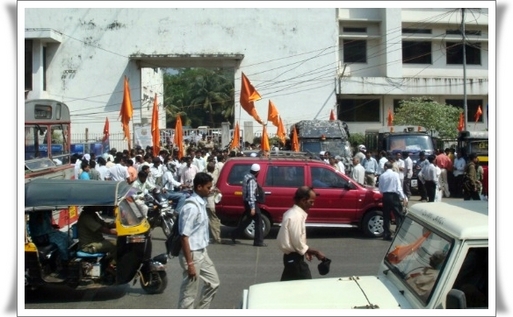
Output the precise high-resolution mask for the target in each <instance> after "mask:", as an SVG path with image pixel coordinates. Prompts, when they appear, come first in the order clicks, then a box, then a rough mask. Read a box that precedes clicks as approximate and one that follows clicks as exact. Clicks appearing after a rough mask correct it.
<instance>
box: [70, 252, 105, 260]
mask: <svg viewBox="0 0 513 317" xmlns="http://www.w3.org/2000/svg"><path fill="white" fill-rule="evenodd" d="M76 256H77V257H78V258H100V257H103V256H105V253H102V252H97V253H89V252H84V251H81V250H78V251H77V254H76Z"/></svg>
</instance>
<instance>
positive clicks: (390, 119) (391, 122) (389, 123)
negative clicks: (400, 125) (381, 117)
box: [387, 109, 394, 127]
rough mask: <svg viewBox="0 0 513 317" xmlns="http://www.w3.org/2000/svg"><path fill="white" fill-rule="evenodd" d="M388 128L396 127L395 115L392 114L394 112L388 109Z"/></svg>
mask: <svg viewBox="0 0 513 317" xmlns="http://www.w3.org/2000/svg"><path fill="white" fill-rule="evenodd" d="M387 121H388V126H389V127H391V126H393V125H394V114H393V113H392V110H390V109H388V118H387Z"/></svg>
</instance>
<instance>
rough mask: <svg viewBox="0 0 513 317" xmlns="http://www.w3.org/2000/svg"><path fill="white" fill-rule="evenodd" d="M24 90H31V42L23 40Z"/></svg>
mask: <svg viewBox="0 0 513 317" xmlns="http://www.w3.org/2000/svg"><path fill="white" fill-rule="evenodd" d="M25 90H30V91H31V90H32V40H25Z"/></svg>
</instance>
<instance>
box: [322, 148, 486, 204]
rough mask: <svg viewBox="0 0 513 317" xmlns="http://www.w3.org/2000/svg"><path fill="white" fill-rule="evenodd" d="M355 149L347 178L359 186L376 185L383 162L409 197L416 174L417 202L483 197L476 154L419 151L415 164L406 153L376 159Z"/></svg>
mask: <svg viewBox="0 0 513 317" xmlns="http://www.w3.org/2000/svg"><path fill="white" fill-rule="evenodd" d="M357 150H358V151H357V153H356V154H355V155H354V156H353V168H352V171H351V173H350V174H349V175H348V176H350V177H351V178H352V179H353V180H355V181H356V182H357V183H359V184H361V185H369V186H376V183H377V182H379V179H380V176H381V175H382V174H383V173H384V172H385V168H384V167H385V163H386V162H390V163H391V164H392V170H393V171H395V172H397V173H398V174H399V178H400V182H401V187H402V189H403V192H404V194H405V195H406V196H407V197H408V198H410V196H411V179H412V177H413V175H414V172H416V174H417V175H418V183H417V184H418V187H419V188H418V191H419V195H420V199H419V200H420V201H429V202H434V201H441V200H442V198H443V197H447V198H448V197H453V198H464V199H465V200H468V199H474V200H478V199H482V198H483V196H482V191H483V176H484V175H483V167H482V166H481V165H480V164H479V159H478V157H477V156H476V155H473V154H470V155H469V156H468V158H467V160H466V159H465V157H464V156H463V153H462V151H457V152H456V150H455V149H454V148H446V149H445V150H443V151H442V150H441V149H438V150H436V153H435V154H431V155H427V156H426V154H425V152H423V151H422V152H420V153H419V160H418V161H417V162H416V164H414V163H413V161H412V159H411V157H410V156H411V153H410V152H408V151H393V153H391V154H389V153H387V152H386V151H381V152H380V153H378V154H377V159H376V158H375V157H374V153H371V152H370V151H367V149H366V147H365V145H363V144H362V145H359V146H358V147H357ZM455 153H456V154H455ZM323 156H325V152H321V158H322V157H323Z"/></svg>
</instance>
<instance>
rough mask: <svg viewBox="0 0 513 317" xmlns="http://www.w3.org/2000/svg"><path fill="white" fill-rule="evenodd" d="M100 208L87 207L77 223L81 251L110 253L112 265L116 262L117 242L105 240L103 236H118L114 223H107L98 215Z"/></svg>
mask: <svg viewBox="0 0 513 317" xmlns="http://www.w3.org/2000/svg"><path fill="white" fill-rule="evenodd" d="M100 210H101V207H100V206H85V207H84V208H83V210H82V212H81V213H80V217H79V218H78V222H77V229H78V244H79V249H80V250H82V251H84V252H89V253H96V252H102V253H108V257H109V258H110V259H111V263H113V264H114V263H115V260H116V240H113V239H105V237H104V236H103V234H104V233H105V234H111V235H116V234H117V232H116V228H115V226H116V225H115V224H114V223H107V222H106V221H105V220H103V219H102V218H101V217H100V216H99V215H98V214H97V211H100Z"/></svg>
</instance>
